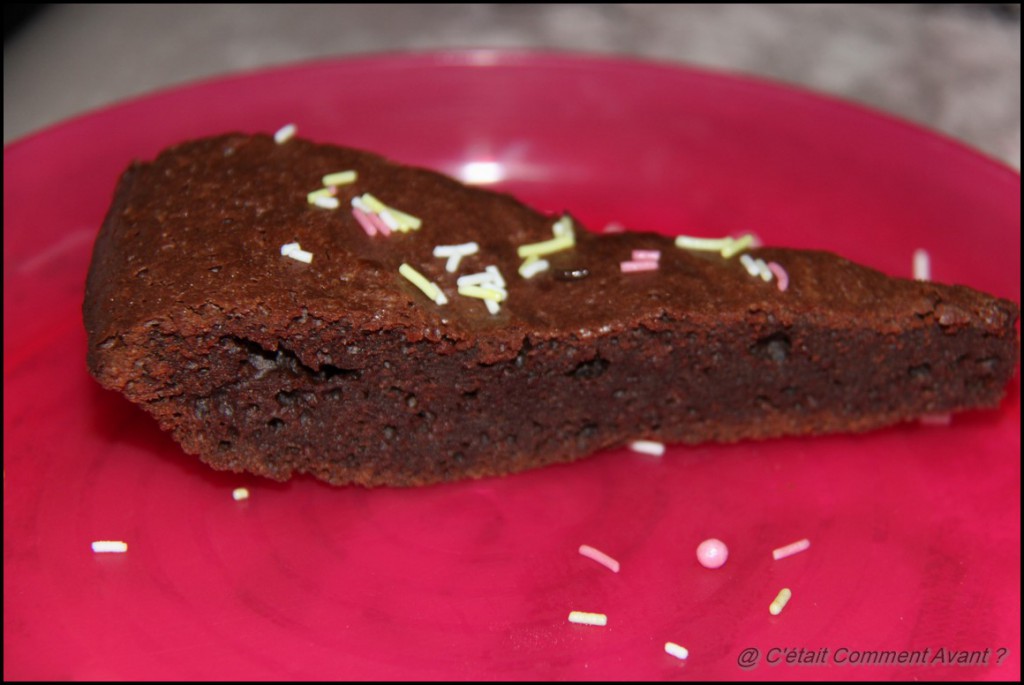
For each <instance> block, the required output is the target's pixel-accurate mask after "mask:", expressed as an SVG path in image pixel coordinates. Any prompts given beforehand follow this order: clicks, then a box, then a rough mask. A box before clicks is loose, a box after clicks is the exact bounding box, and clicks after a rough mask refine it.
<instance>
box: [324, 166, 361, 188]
mask: <svg viewBox="0 0 1024 685" xmlns="http://www.w3.org/2000/svg"><path fill="white" fill-rule="evenodd" d="M355 180H356V172H354V171H352V170H351V169H350V170H348V171H338V172H335V173H333V174H327V175H326V176H324V185H325V186H344V185H348V184H349V183H355Z"/></svg>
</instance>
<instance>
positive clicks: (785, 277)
mask: <svg viewBox="0 0 1024 685" xmlns="http://www.w3.org/2000/svg"><path fill="white" fill-rule="evenodd" d="M768 268H769V269H771V272H772V273H773V274H775V278H776V279H778V281H779V290H780V291H781V292H786V288H788V287H789V274H787V273H786V270H785V269H783V268H782V265H781V264H779V263H778V262H768Z"/></svg>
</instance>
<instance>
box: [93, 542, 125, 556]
mask: <svg viewBox="0 0 1024 685" xmlns="http://www.w3.org/2000/svg"><path fill="white" fill-rule="evenodd" d="M92 551H93V552H95V553H96V554H104V553H106V554H123V553H125V552H127V551H128V543H127V542H121V541H120V540H97V541H95V542H94V543H92Z"/></svg>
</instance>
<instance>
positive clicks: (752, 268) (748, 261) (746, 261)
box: [740, 254, 759, 276]
mask: <svg viewBox="0 0 1024 685" xmlns="http://www.w3.org/2000/svg"><path fill="white" fill-rule="evenodd" d="M740 263H741V264H742V265H743V267H744V268H745V269H746V270H747V273H748V274H750V275H751V276H756V275H757V274H758V273H759V272H758V269H757V265H756V264H754V258H753V257H751V256H750V255H748V254H741V255H740Z"/></svg>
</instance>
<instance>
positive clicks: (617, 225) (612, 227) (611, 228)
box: [601, 221, 626, 233]
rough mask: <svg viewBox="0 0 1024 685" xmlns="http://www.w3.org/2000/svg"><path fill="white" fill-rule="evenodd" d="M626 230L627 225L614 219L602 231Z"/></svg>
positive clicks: (622, 231)
mask: <svg viewBox="0 0 1024 685" xmlns="http://www.w3.org/2000/svg"><path fill="white" fill-rule="evenodd" d="M625 230H626V227H625V226H623V225H622V224H620V223H618V222H616V221H613V222H611V223H610V224H608V225H607V226H605V227H604V230H603V231H601V232H602V233H624V232H625Z"/></svg>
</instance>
